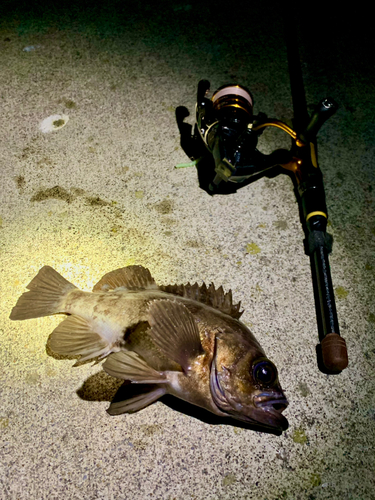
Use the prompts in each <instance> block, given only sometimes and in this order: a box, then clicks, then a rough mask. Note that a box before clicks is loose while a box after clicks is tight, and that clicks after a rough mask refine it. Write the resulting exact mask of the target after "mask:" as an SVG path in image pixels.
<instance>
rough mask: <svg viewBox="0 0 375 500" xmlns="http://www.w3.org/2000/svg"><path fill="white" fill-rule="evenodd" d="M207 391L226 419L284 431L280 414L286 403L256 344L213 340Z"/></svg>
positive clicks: (271, 366) (270, 365)
mask: <svg viewBox="0 0 375 500" xmlns="http://www.w3.org/2000/svg"><path fill="white" fill-rule="evenodd" d="M210 390H211V396H212V399H213V401H214V403H215V405H216V406H217V407H218V409H219V410H220V411H221V412H223V413H225V414H227V415H228V416H229V417H232V418H235V419H237V420H241V421H243V422H247V423H249V424H251V425H255V426H261V427H264V428H267V429H272V430H275V431H283V430H286V429H287V428H288V421H287V419H286V418H285V417H284V416H283V415H282V412H283V411H284V410H285V409H286V407H287V406H288V401H287V399H286V397H285V395H284V392H283V390H282V388H281V386H280V383H279V380H278V373H277V368H276V366H275V365H274V364H273V363H272V361H270V360H269V359H268V358H267V357H266V356H265V354H264V352H263V350H262V349H261V347H260V346H259V344H258V343H257V342H256V341H255V342H254V343H247V342H241V341H240V340H238V341H237V342H233V339H230V341H228V339H225V336H222V337H221V338H220V337H217V338H216V340H215V349H214V356H213V359H212V363H211V371H210Z"/></svg>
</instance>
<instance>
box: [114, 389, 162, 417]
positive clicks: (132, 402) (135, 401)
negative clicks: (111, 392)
mask: <svg viewBox="0 0 375 500" xmlns="http://www.w3.org/2000/svg"><path fill="white" fill-rule="evenodd" d="M166 392H167V391H166V389H165V388H164V387H161V386H158V385H154V384H145V385H143V384H142V385H139V384H137V385H135V384H124V385H122V386H121V387H120V389H119V390H118V391H117V394H116V396H115V397H114V400H113V401H112V403H111V405H110V407H109V408H108V410H107V412H108V413H109V415H121V414H122V413H135V412H137V411H139V410H142V409H143V408H146V406H149V405H150V404H152V403H154V402H155V401H156V400H158V399H159V398H161V397H162V396H164V394H166Z"/></svg>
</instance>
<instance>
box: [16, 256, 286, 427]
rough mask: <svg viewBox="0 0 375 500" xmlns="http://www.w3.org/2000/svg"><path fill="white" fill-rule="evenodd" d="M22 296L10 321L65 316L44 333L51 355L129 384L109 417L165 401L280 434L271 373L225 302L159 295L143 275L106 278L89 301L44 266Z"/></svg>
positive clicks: (202, 294) (180, 288)
mask: <svg viewBox="0 0 375 500" xmlns="http://www.w3.org/2000/svg"><path fill="white" fill-rule="evenodd" d="M27 288H28V289H29V291H28V292H26V293H24V294H23V295H22V296H21V297H20V298H19V300H18V302H17V304H16V305H15V307H14V308H13V310H12V312H11V315H10V319H12V320H23V319H29V318H36V317H41V316H48V315H51V314H56V313H65V314H67V315H68V316H67V318H66V319H65V320H64V321H62V322H61V323H60V325H58V326H57V328H56V329H55V330H54V331H53V332H52V335H51V338H50V347H51V349H52V351H54V352H56V353H58V354H61V355H66V356H76V357H78V358H79V362H82V361H86V360H89V359H104V358H106V361H105V363H104V365H103V368H104V370H105V371H106V372H107V373H108V374H109V375H111V376H114V377H117V378H120V379H123V380H125V381H128V382H129V381H130V382H131V384H129V386H128V387H129V391H128V395H126V396H125V399H123V400H122V401H116V402H113V403H112V404H111V406H110V408H109V410H108V412H109V413H110V414H112V415H117V414H120V413H132V412H135V411H138V410H140V409H142V408H144V407H146V406H148V405H149V404H151V403H153V402H154V401H156V400H157V399H159V398H160V397H161V396H163V395H164V394H171V395H173V396H176V397H178V398H180V399H183V400H185V401H187V402H189V403H192V404H194V405H196V406H200V407H202V408H205V409H206V410H208V411H210V412H212V413H214V414H216V415H219V416H221V417H231V418H234V419H237V420H241V421H244V422H247V423H249V424H253V425H256V426H261V427H263V428H265V429H266V430H267V429H268V430H270V429H271V430H273V431H282V430H285V429H286V428H287V427H288V423H287V420H286V418H285V417H284V416H283V415H282V412H283V411H284V409H285V408H286V407H287V404H288V403H287V400H286V398H285V395H284V393H283V391H282V389H281V386H280V384H279V381H278V376H277V370H276V367H275V366H274V365H273V363H272V362H271V361H270V360H269V359H268V358H267V357H266V355H265V353H264V351H263V349H262V347H261V346H260V344H259V343H258V341H257V340H256V339H255V337H254V335H253V334H252V333H251V331H250V330H249V329H248V328H247V327H246V326H245V325H244V324H243V323H242V322H241V321H240V320H239V318H240V316H241V314H242V313H241V312H240V310H239V309H240V304H236V305H234V304H233V303H232V295H231V292H228V293H224V291H223V289H222V288H221V287H220V288H219V289H215V287H214V286H213V285H210V286H209V287H206V286H205V285H202V286H198V285H197V284H195V285H190V284H187V285H169V286H158V285H157V284H156V283H155V281H154V279H153V278H152V276H151V274H150V272H149V271H148V270H147V269H145V268H143V267H142V266H128V267H125V268H121V269H118V270H116V271H112V272H110V273H108V274H106V275H105V276H103V278H102V279H101V280H100V281H99V282H98V283H97V284H96V285H95V287H94V289H93V292H84V291H81V290H79V289H78V288H76V287H75V286H74V285H73V284H72V283H70V282H69V281H67V280H65V278H63V277H62V276H61V275H60V274H59V273H57V271H55V270H54V269H52V268H51V267H49V266H45V267H43V268H42V269H41V270H40V271H39V273H38V274H37V276H36V277H35V278H34V279H33V280H32V281H31V282H30V283H29V285H28V286H27ZM115 399H116V398H115Z"/></svg>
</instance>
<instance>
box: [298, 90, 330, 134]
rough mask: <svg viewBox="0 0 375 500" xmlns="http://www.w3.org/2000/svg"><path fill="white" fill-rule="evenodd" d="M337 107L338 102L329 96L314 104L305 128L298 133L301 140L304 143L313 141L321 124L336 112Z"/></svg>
mask: <svg viewBox="0 0 375 500" xmlns="http://www.w3.org/2000/svg"><path fill="white" fill-rule="evenodd" d="M337 109H338V104H337V103H336V102H335V101H334V100H333V99H332V98H331V97H326V98H325V99H322V100H321V101H320V102H319V104H318V105H317V106H316V108H315V110H314V113H313V114H312V116H311V118H310V122H309V124H308V125H307V127H306V129H305V130H304V132H302V134H300V137H299V138H300V139H301V141H302V142H305V143H309V142H311V141H313V140H314V139H315V137H316V135H317V133H318V132H319V130H320V128H321V126H322V125H323V124H324V123H325V122H326V121H327V120H328V118H330V117H331V116H332V115H333V114H334V113H336V111H337Z"/></svg>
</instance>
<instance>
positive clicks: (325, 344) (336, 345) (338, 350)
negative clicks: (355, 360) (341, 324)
mask: <svg viewBox="0 0 375 500" xmlns="http://www.w3.org/2000/svg"><path fill="white" fill-rule="evenodd" d="M320 345H321V346H322V358H323V363H324V366H325V367H326V368H328V370H330V371H332V372H341V371H342V370H344V369H345V368H346V367H347V366H348V351H347V349H346V342H345V340H344V339H343V338H342V337H340V335H338V334H337V333H329V334H328V335H326V336H325V337H324V339H323V340H322V341H321V343H320Z"/></svg>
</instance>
